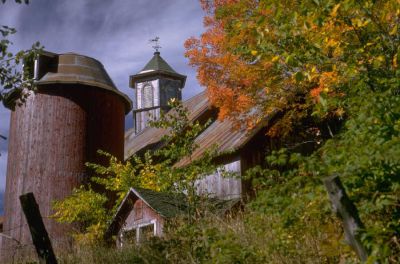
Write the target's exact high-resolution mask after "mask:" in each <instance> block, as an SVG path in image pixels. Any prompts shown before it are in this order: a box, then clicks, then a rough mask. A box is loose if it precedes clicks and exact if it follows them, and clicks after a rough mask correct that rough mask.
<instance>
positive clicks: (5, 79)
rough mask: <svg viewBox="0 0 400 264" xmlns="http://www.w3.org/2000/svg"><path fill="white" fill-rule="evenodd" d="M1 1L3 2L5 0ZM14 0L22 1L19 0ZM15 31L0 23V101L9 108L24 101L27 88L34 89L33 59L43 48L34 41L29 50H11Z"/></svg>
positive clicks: (12, 108) (27, 93) (26, 1)
mask: <svg viewBox="0 0 400 264" xmlns="http://www.w3.org/2000/svg"><path fill="white" fill-rule="evenodd" d="M1 2H2V3H3V4H4V3H5V2H6V1H5V0H2V1H1ZM15 2H16V3H19V4H21V3H22V1H21V0H16V1H15ZM24 3H25V4H28V3H29V1H28V0H25V1H24ZM16 32H17V31H16V30H15V28H12V27H9V26H5V25H0V35H1V38H0V102H2V103H3V105H4V106H5V107H6V108H9V109H11V110H14V108H15V106H16V105H18V104H22V103H23V102H24V101H25V99H26V98H27V96H28V95H29V92H28V91H29V90H34V85H33V70H34V69H33V67H34V59H35V56H36V54H37V53H38V52H39V51H40V50H41V49H42V48H43V47H42V46H41V45H40V43H39V42H36V43H34V44H33V45H32V47H31V49H29V50H21V51H19V52H17V53H13V52H11V51H10V47H11V45H12V44H13V43H12V42H11V41H10V37H11V36H12V35H13V34H15V33H16Z"/></svg>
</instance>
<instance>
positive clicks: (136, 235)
mask: <svg viewBox="0 0 400 264" xmlns="http://www.w3.org/2000/svg"><path fill="white" fill-rule="evenodd" d="M156 234H157V232H156V220H152V221H151V222H150V223H144V224H139V225H137V226H134V227H132V228H128V229H125V230H123V231H122V232H121V235H120V242H121V243H120V246H125V245H127V244H135V243H136V244H140V243H143V242H145V241H148V240H149V239H150V238H151V237H153V236H155V235H156Z"/></svg>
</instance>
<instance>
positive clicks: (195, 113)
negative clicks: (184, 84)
mask: <svg viewBox="0 0 400 264" xmlns="http://www.w3.org/2000/svg"><path fill="white" fill-rule="evenodd" d="M183 104H184V106H185V107H187V109H188V111H189V119H190V120H192V121H193V120H196V119H198V118H200V117H201V115H204V114H206V112H207V110H209V109H211V105H210V103H209V101H208V98H207V95H206V93H205V92H202V93H200V94H198V95H196V96H194V97H192V98H190V99H189V100H187V101H185V102H184V103H183ZM264 125H265V123H264V124H260V125H259V126H258V127H256V128H255V129H253V130H251V131H248V130H247V129H235V128H234V124H233V122H232V121H230V120H228V119H225V120H223V121H220V120H215V121H214V122H213V123H212V124H211V125H210V126H209V127H208V128H207V129H205V130H204V131H203V132H202V133H201V134H200V135H199V136H198V137H197V138H196V139H195V144H197V145H198V148H197V149H196V150H195V151H194V153H193V154H192V156H191V157H187V158H185V159H183V160H180V161H179V162H178V163H177V164H176V166H179V167H180V166H186V165H188V164H189V163H190V161H194V160H197V159H199V158H201V157H202V155H203V154H204V153H205V152H206V151H207V150H209V149H210V148H213V147H215V148H216V151H217V153H220V154H225V153H230V152H235V151H237V150H239V149H240V148H241V147H243V146H244V145H245V144H246V143H247V142H249V140H250V139H251V138H252V137H253V136H254V135H255V134H256V133H257V132H259V131H260V129H261V128H262V127H264ZM167 133H168V130H164V129H158V128H152V127H148V128H146V129H144V130H143V131H142V132H141V133H140V134H138V135H134V130H133V129H131V130H129V131H128V132H126V134H125V159H127V158H129V157H131V156H132V155H134V154H135V153H138V152H139V151H141V150H144V149H146V148H148V147H154V146H155V147H158V145H157V144H159V143H160V140H161V138H162V137H163V136H164V135H166V134H167Z"/></svg>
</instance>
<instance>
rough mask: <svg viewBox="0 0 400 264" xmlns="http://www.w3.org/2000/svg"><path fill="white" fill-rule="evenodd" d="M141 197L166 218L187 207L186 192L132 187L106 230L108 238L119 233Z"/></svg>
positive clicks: (180, 212) (179, 212)
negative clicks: (165, 191)
mask: <svg viewBox="0 0 400 264" xmlns="http://www.w3.org/2000/svg"><path fill="white" fill-rule="evenodd" d="M139 199H140V200H142V201H143V202H144V203H145V204H147V205H148V206H149V207H150V208H151V209H153V210H154V211H155V212H156V213H158V214H159V215H160V216H162V217H164V218H172V217H175V216H177V215H179V214H182V213H183V212H184V210H185V208H186V196H185V195H184V194H171V193H164V192H156V191H152V190H149V189H143V188H130V189H129V191H128V192H127V194H126V195H125V198H124V199H123V200H122V202H121V204H120V206H119V207H118V209H117V212H116V213H115V215H114V217H113V219H112V220H111V223H110V225H109V226H108V228H107V230H106V232H105V235H104V237H105V239H106V240H108V239H110V238H111V237H112V236H113V235H115V234H117V233H118V231H119V230H120V229H121V227H122V225H123V224H124V222H125V220H126V219H127V217H128V216H129V214H130V212H131V211H132V210H133V207H134V204H135V202H136V201H137V200H139Z"/></svg>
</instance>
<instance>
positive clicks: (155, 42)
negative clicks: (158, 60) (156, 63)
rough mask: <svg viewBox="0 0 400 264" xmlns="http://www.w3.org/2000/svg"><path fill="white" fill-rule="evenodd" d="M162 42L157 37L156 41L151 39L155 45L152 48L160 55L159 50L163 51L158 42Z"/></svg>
mask: <svg viewBox="0 0 400 264" xmlns="http://www.w3.org/2000/svg"><path fill="white" fill-rule="evenodd" d="M159 40H160V38H159V37H155V38H154V39H150V42H151V43H153V44H154V46H152V48H153V49H154V50H155V51H156V52H157V53H159V51H158V50H159V49H161V46H160V44H159V43H158V41H159Z"/></svg>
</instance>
